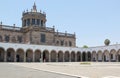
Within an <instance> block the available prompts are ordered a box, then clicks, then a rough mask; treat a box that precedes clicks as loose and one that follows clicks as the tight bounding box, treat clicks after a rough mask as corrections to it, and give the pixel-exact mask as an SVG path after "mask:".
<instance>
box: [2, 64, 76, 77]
mask: <svg viewBox="0 0 120 78" xmlns="http://www.w3.org/2000/svg"><path fill="white" fill-rule="evenodd" d="M0 78H77V77H73V76H68V75H62V74H56V73H51V72H45V71H40V70H35V69H32V68H26V67H21V66H17V65H12V64H9V63H0Z"/></svg>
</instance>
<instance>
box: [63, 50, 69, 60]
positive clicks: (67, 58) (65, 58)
mask: <svg viewBox="0 0 120 78" xmlns="http://www.w3.org/2000/svg"><path fill="white" fill-rule="evenodd" d="M69 58H70V54H69V51H66V52H65V54H64V60H65V62H69Z"/></svg>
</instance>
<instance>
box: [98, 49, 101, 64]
mask: <svg viewBox="0 0 120 78" xmlns="http://www.w3.org/2000/svg"><path fill="white" fill-rule="evenodd" d="M97 59H98V62H102V51H101V50H99V51H98V53H97Z"/></svg>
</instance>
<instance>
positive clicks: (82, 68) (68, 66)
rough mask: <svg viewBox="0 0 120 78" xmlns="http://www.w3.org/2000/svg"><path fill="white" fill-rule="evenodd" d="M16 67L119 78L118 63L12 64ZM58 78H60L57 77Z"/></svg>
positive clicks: (83, 76)
mask: <svg viewBox="0 0 120 78" xmlns="http://www.w3.org/2000/svg"><path fill="white" fill-rule="evenodd" d="M12 64H14V65H17V66H22V67H27V68H32V69H37V70H43V71H49V72H55V73H60V74H65V75H71V76H79V77H82V78H85V77H86V78H120V63H117V62H113V63H112V62H95V63H94V62H92V63H90V64H85V65H84V64H81V63H76V62H73V63H70V62H69V63H12ZM57 78H60V77H57Z"/></svg>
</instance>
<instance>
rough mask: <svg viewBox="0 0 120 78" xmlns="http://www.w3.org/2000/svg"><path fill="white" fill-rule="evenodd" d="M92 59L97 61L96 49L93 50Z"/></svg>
mask: <svg viewBox="0 0 120 78" xmlns="http://www.w3.org/2000/svg"><path fill="white" fill-rule="evenodd" d="M92 61H97V54H96V51H93V52H92Z"/></svg>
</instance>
